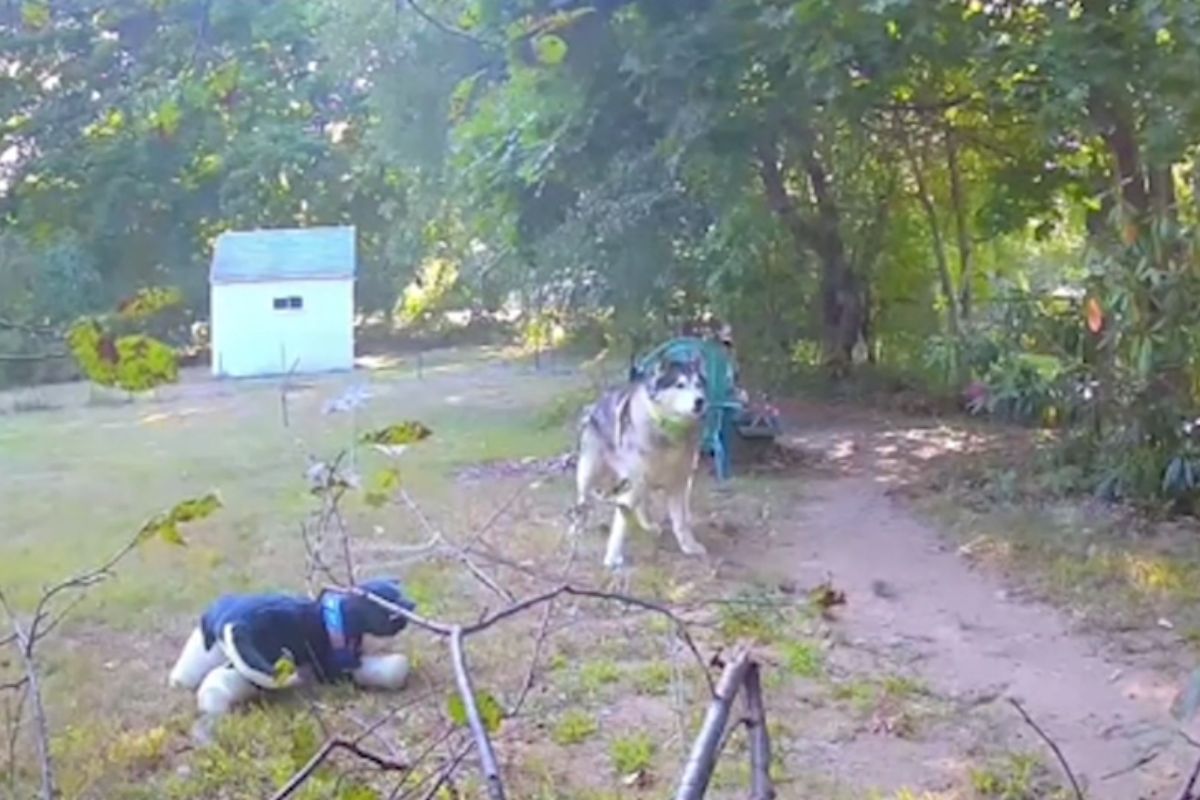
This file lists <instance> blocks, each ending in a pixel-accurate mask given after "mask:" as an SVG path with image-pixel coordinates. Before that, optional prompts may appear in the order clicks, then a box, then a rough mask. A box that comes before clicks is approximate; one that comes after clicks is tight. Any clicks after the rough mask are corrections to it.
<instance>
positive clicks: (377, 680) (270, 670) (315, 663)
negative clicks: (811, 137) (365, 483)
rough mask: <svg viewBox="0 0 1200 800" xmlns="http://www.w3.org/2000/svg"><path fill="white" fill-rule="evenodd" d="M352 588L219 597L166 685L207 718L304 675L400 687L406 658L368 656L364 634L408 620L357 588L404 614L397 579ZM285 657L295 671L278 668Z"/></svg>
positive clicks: (391, 630)
mask: <svg viewBox="0 0 1200 800" xmlns="http://www.w3.org/2000/svg"><path fill="white" fill-rule="evenodd" d="M357 588H358V590H359V591H358V592H345V591H339V590H336V589H328V590H325V591H324V592H322V593H321V595H320V597H318V598H317V599H316V600H312V599H309V598H307V597H299V596H294V595H285V594H251V595H224V596H222V597H220V598H218V599H217V600H216V601H215V602H214V603H213V604H212V605H210V606H209V607H208V608H207V609H206V610H205V612H204V614H203V615H202V616H201V617H200V624H199V625H198V626H197V627H196V629H195V630H193V631H192V634H191V636H190V637H189V638H188V641H187V644H185V645H184V648H183V652H182V653H180V655H179V659H178V660H177V661H176V662H175V667H174V668H173V669H172V670H171V676H170V679H169V683H170V685H171V686H177V687H180V688H184V689H189V690H194V691H195V692H196V703H197V705H198V706H199V709H200V711H201V712H202V713H204V714H206V715H218V714H224V713H226V712H228V711H229V710H230V709H232V708H233V707H234V706H236V705H238V704H240V703H244V702H246V701H248V700H251V699H253V698H255V697H256V696H258V695H259V694H260V693H261V692H263V691H277V690H281V689H287V688H289V687H291V686H294V685H296V684H297V683H299V682H301V681H305V680H315V681H317V682H320V683H336V682H339V681H344V680H352V681H353V682H354V683H355V684H357V685H359V686H362V687H365V688H372V689H390V690H396V689H401V688H403V686H404V683H405V681H406V680H407V678H408V671H409V664H408V659H407V658H405V657H404V656H403V655H400V654H395V653H393V654H368V653H365V652H364V651H363V644H364V640H365V639H366V637H377V638H388V637H392V636H395V635H396V634H398V633H399V632H400V631H401V630H403V629H404V627H405V625H406V624H407V620H406V619H405V618H404V617H403V616H401V615H399V614H395V613H393V612H391V611H389V610H388V609H386V608H384V607H383V606H381V605H379V604H378V603H375V602H374V601H372V600H371V599H370V598H368V597H365V596H363V593H366V594H371V595H374V596H376V597H379V598H380V599H382V600H385V601H387V602H388V603H390V604H392V605H395V606H399V607H401V608H404V609H405V610H409V611H411V610H412V609H413V608H415V607H416V606H415V604H414V603H413V602H412V601H410V600H409V599H408V598H407V597H406V596H405V594H404V591H403V589H402V588H401V586H400V584H399V583H398V582H397V581H393V580H374V581H367V582H365V583H363V584H361V585H360V586H358V587H357ZM281 662H290V663H291V665H292V666H293V667H294V669H279V665H280V664H281Z"/></svg>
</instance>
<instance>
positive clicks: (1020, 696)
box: [745, 422, 1196, 800]
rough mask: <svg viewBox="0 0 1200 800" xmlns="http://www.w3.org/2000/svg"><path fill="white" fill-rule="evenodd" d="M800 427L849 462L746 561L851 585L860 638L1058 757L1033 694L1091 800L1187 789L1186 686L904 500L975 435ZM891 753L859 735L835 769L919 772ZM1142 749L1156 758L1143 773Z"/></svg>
mask: <svg viewBox="0 0 1200 800" xmlns="http://www.w3.org/2000/svg"><path fill="white" fill-rule="evenodd" d="M789 438H790V439H791V440H792V441H790V442H789V443H790V444H795V445H798V446H800V447H803V448H805V449H807V450H815V451H819V452H821V453H823V454H824V455H825V456H826V458H827V459H829V461H830V462H831V463H832V464H834V465H835V467H834V469H833V470H831V471H830V474H829V475H828V476H827V477H823V478H821V479H819V480H817V481H815V482H814V481H807V482H806V484H805V485H804V486H803V488H802V489H801V491H802V492H803V496H804V499H803V500H802V501H801V503H800V504H799V505H798V506H797V507H796V516H797V518H796V519H795V520H794V524H788V525H786V526H781V530H780V531H779V534H778V537H777V538H776V540H775V541H773V542H771V544H770V546H769V548H766V547H764V548H763V550H762V551H761V552H759V553H757V554H750V555H749V556H748V558H747V562H746V563H745V566H747V567H750V568H753V569H755V571H766V572H768V573H771V574H774V575H775V576H777V577H779V578H781V579H783V578H786V579H789V580H792V581H794V582H795V583H796V584H798V585H801V586H811V585H814V584H816V583H817V582H819V581H820V580H822V579H823V578H825V577H826V576H827V575H831V576H832V578H833V581H834V583H835V585H836V586H837V587H838V588H840V589H843V590H844V591H845V592H846V593H847V597H848V600H849V602H848V604H847V605H846V607H845V608H844V610H842V611H841V613H840V614H839V618H840V620H841V623H840V627H841V629H842V631H843V632H844V634H845V636H846V637H847V638H848V639H849V641H850V643H851V645H852V646H854V645H857V646H858V647H860V648H863V649H866V650H871V651H883V652H885V653H886V654H887V655H888V657H889V658H891V659H894V660H898V661H900V662H901V663H905V664H908V665H910V666H911V668H912V669H913V670H914V671H915V672H917V673H918V674H920V675H921V676H922V678H923V680H925V681H926V682H927V683H928V685H929V686H930V687H931V688H932V689H933V690H934V691H935V692H936V693H938V694H939V695H941V696H944V697H947V698H950V699H952V700H953V701H955V702H958V703H962V704H963V705H962V707H963V708H964V709H966V708H971V709H974V708H978V707H983V706H990V707H991V711H992V712H994V713H993V718H994V719H996V720H998V721H999V722H998V723H997V724H999V725H1000V726H1002V727H1005V728H1007V729H1008V730H1007V735H1008V737H1009V738H1010V739H1011V737H1017V738H1018V739H1021V740H1023V741H1022V744H1023V745H1024V748H1025V749H1027V750H1029V751H1038V750H1039V748H1040V749H1041V752H1042V753H1045V754H1046V756H1047V759H1046V760H1047V763H1053V762H1052V761H1051V758H1050V754H1049V752H1048V751H1047V750H1046V749H1045V748H1044V745H1042V744H1040V743H1038V742H1036V740H1035V739H1034V738H1033V734H1032V732H1031V731H1030V730H1029V729H1028V727H1026V726H1025V725H1024V723H1022V722H1021V721H1020V719H1019V718H1018V717H1017V715H1016V712H1015V710H1014V709H1012V708H1010V707H1008V704H1007V703H1006V702H1004V701H1005V700H1006V699H1007V698H1014V699H1017V700H1019V701H1020V702H1021V703H1022V704H1023V705H1024V707H1025V708H1026V709H1027V710H1028V711H1029V713H1030V714H1031V715H1032V717H1033V718H1034V719H1035V720H1037V721H1038V723H1039V724H1040V725H1041V726H1042V727H1043V728H1044V729H1045V730H1046V731H1047V732H1049V733H1050V735H1051V736H1052V737H1053V738H1054V739H1055V740H1056V741H1057V743H1058V744H1059V745H1060V746H1061V748H1062V749H1063V751H1064V752H1065V753H1066V754H1067V758H1068V759H1069V761H1070V763H1071V765H1072V767H1073V768H1074V770H1075V772H1076V774H1077V775H1078V776H1079V777H1080V779H1081V782H1084V783H1085V786H1086V791H1087V796H1088V797H1089V798H1114V800H1116V799H1117V798H1120V799H1121V800H1132V798H1156V799H1157V798H1164V799H1165V798H1172V800H1173V799H1174V798H1177V797H1179V796H1180V793H1181V787H1182V784H1183V782H1184V781H1185V780H1186V777H1187V774H1188V771H1189V770H1190V767H1191V764H1192V763H1193V762H1194V761H1195V758H1196V751H1195V750H1190V749H1189V746H1188V745H1187V743H1186V742H1185V741H1184V740H1183V738H1182V737H1180V736H1179V735H1178V734H1177V733H1175V732H1174V728H1173V725H1172V720H1171V717H1170V715H1169V706H1170V703H1171V700H1172V698H1173V696H1174V691H1175V685H1176V684H1174V683H1173V681H1172V680H1171V679H1169V678H1168V676H1163V675H1157V674H1155V673H1154V672H1153V671H1152V670H1150V669H1148V668H1145V667H1143V666H1139V664H1137V663H1132V662H1129V661H1128V660H1119V658H1118V657H1117V656H1115V655H1113V654H1111V653H1109V652H1107V651H1108V650H1109V648H1106V647H1105V643H1104V642H1103V641H1101V640H1098V639H1093V638H1091V637H1088V636H1086V635H1083V634H1080V633H1077V632H1075V631H1073V630H1072V625H1071V620H1070V619H1069V618H1068V617H1067V616H1066V615H1065V614H1063V613H1062V612H1060V611H1059V610H1057V609H1054V608H1052V607H1050V606H1047V605H1045V604H1042V603H1038V602H1032V601H1028V600H1022V599H1017V598H1014V596H1013V595H1012V594H1011V593H1010V592H1009V590H1008V589H1007V588H1006V587H1005V585H1004V584H1003V582H1002V581H1001V580H1000V579H999V578H998V577H996V576H994V575H991V574H988V573H987V572H985V571H982V570H976V569H973V568H972V567H971V566H970V564H969V563H968V562H967V561H966V560H965V559H964V558H963V557H962V556H961V555H960V554H959V553H958V552H957V550H956V549H955V548H953V547H952V546H950V545H948V544H947V542H946V540H945V539H944V538H943V537H941V536H939V535H938V533H937V532H936V531H935V530H934V529H932V528H931V526H930V525H928V524H927V523H925V522H923V521H921V520H920V519H918V518H917V517H916V516H914V514H913V513H911V512H910V511H909V510H908V509H907V508H906V507H905V505H904V504H903V503H902V502H901V501H899V500H896V499H893V497H892V496H891V493H890V492H889V489H890V488H891V487H892V486H893V485H895V484H896V483H898V482H902V481H903V480H905V475H906V471H907V470H913V469H920V465H921V462H922V461H923V460H924V459H927V458H931V457H933V455H934V453H936V452H942V453H944V451H945V448H947V447H950V448H954V447H961V446H964V442H963V441H962V440H961V439H957V438H956V437H955V435H954V434H953V433H952V432H949V431H945V430H942V431H939V430H937V429H933V428H925V429H905V428H903V427H901V428H899V429H897V428H895V427H891V426H889V425H885V424H877V425H871V424H867V425H863V424H862V423H861V422H856V423H853V424H850V423H847V424H842V425H836V427H835V428H834V429H830V428H828V427H825V426H824V425H822V426H820V427H817V426H810V427H808V428H804V427H801V428H800V429H799V430H798V431H797V432H796V433H794V434H791V435H790V436H789ZM868 738H869V737H868ZM886 750H887V747H886V746H883V745H878V744H877V745H875V746H873V745H872V744H871V742H870V741H865V742H864V741H857V742H851V743H848V744H847V746H846V747H845V748H843V750H842V751H841V752H839V753H838V754H837V759H836V763H837V765H838V770H837V771H838V772H841V773H843V774H847V775H851V776H853V775H856V774H868V775H869V774H871V773H872V772H873V771H875V770H881V771H882V770H890V769H896V768H900V769H901V771H908V772H911V771H912V769H911V768H912V767H913V766H914V765H912V764H908V765H899V764H893V765H888V764H886V762H887V761H889V760H893V759H895V758H902V759H903V758H911V757H912V755H913V754H912V753H906V752H904V751H903V750H901V751H898V752H893V753H890V754H889V753H888V752H885V751H886ZM942 755H944V754H941V753H939V752H937V749H936V748H934V749H932V750H930V749H928V748H927V749H926V751H925V752H922V753H918V754H917V757H923V758H925V759H926V760H927V761H928V762H930V763H926V764H924V765H922V766H923V767H925V768H927V769H928V771H929V772H936V771H937V770H938V769H939V768H946V764H945V763H941V764H940V765H939V764H937V763H933V762H935V761H938V759H939V758H940V757H941V756H942ZM1144 759H1150V760H1149V761H1148V763H1143V764H1141V765H1140V766H1137V767H1136V768H1134V765H1136V764H1138V763H1139V762H1140V761H1142V760H1144ZM880 760H882V761H883V762H884V763H883V764H880V763H879V762H880ZM833 761H834V760H833V759H831V763H832V762H833ZM905 766H907V767H908V768H909V769H907V770H905V769H904V767H905ZM1122 772H1123V774H1117V775H1114V773H1122ZM937 783H938V781H937V779H936V777H932V778H931V777H930V775H929V774H926V777H925V779H923V780H921V785H922V786H923V787H924V788H936V786H937ZM893 785H895V784H894V783H893Z"/></svg>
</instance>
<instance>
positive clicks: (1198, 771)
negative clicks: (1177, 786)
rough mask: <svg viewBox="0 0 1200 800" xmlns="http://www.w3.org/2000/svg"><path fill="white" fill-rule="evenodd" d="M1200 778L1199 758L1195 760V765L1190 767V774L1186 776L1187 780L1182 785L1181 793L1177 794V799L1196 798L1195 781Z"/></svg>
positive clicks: (1192, 799) (1193, 799)
mask: <svg viewBox="0 0 1200 800" xmlns="http://www.w3.org/2000/svg"><path fill="white" fill-rule="evenodd" d="M1198 779H1200V760H1197V761H1196V766H1194V767H1192V774H1191V775H1190V776H1188V782H1187V784H1186V785H1185V786H1184V787H1183V794H1181V795H1179V800H1197V795H1196V781H1197V780H1198Z"/></svg>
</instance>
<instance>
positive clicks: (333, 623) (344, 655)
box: [321, 592, 358, 671]
mask: <svg viewBox="0 0 1200 800" xmlns="http://www.w3.org/2000/svg"><path fill="white" fill-rule="evenodd" d="M321 621H322V622H323V623H324V624H325V635H326V636H328V637H329V649H330V651H331V654H332V660H333V664H334V666H335V667H337V668H338V669H340V670H343V671H349V670H352V669H354V668H355V667H356V666H357V665H358V647H357V639H356V638H353V637H349V636H347V635H346V616H345V614H344V613H343V611H342V597H341V595H339V594H338V593H337V592H324V593H322V594H321Z"/></svg>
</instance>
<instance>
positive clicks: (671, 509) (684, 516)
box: [667, 475, 708, 556]
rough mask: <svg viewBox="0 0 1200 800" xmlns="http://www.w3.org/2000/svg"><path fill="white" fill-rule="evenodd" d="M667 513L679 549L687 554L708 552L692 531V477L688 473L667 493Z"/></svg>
mask: <svg viewBox="0 0 1200 800" xmlns="http://www.w3.org/2000/svg"><path fill="white" fill-rule="evenodd" d="M667 514H668V515H670V517H671V530H672V531H673V532H674V533H675V541H677V542H679V549H680V550H682V551H683V552H684V553H686V554H687V555H689V556H702V555H704V554H705V553H707V552H708V550H706V549H705V547H704V545H702V544H700V542H699V541H697V540H696V536H695V534H693V533H692V478H691V476H690V475H689V476H688V478H687V480H685V481H684V482H683V483H682V485H680V486H679V487H678V488H672V489H671V490H670V492H669V493H668V495H667Z"/></svg>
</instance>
